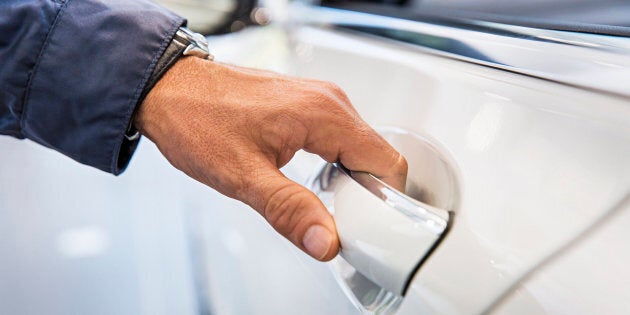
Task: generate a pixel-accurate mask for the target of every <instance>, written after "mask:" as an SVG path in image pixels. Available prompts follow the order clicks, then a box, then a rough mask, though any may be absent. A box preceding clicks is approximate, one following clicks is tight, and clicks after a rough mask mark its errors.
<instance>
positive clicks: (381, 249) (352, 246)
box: [310, 163, 450, 296]
mask: <svg viewBox="0 0 630 315" xmlns="http://www.w3.org/2000/svg"><path fill="white" fill-rule="evenodd" d="M310 187H311V189H312V190H313V192H315V194H317V196H318V197H319V198H320V199H321V200H322V202H323V203H324V205H325V206H326V207H327V208H328V210H329V211H330V212H331V214H332V215H333V217H334V219H335V224H336V225H337V230H338V233H339V239H340V243H341V251H340V255H341V256H342V257H343V258H344V259H345V260H346V261H347V262H348V263H349V264H350V265H352V266H353V267H354V268H355V269H356V270H357V271H358V272H359V273H361V274H362V275H363V276H364V277H366V278H367V279H369V280H371V281H372V282H373V283H374V284H376V285H378V286H381V287H382V288H383V289H385V290H387V291H389V292H391V293H393V294H395V295H396V296H403V295H404V294H405V291H406V289H407V286H408V284H409V282H410V280H411V277H412V276H413V275H414V274H415V272H416V270H417V269H418V268H419V266H420V264H421V263H422V262H423V261H424V260H425V259H426V257H427V256H428V255H429V254H430V253H431V251H432V250H433V248H434V247H435V246H437V244H438V243H439V241H440V240H441V239H442V237H443V235H444V233H445V232H446V231H447V228H448V225H449V216H450V215H449V212H448V211H446V210H443V209H439V208H436V207H433V206H430V205H427V204H424V203H422V202H419V201H417V200H415V199H413V198H411V197H408V196H407V195H405V194H404V193H402V192H399V191H397V190H396V189H394V188H392V187H391V186H389V185H387V184H386V183H384V182H382V181H381V180H379V179H378V178H376V177H374V176H373V175H371V174H368V173H363V172H354V171H350V170H348V169H346V168H345V167H343V165H341V164H339V163H336V164H326V165H325V166H324V167H323V168H322V169H321V170H320V171H319V172H318V173H317V175H316V176H315V177H313V179H312V181H311V183H310Z"/></svg>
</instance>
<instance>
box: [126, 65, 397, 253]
mask: <svg viewBox="0 0 630 315" xmlns="http://www.w3.org/2000/svg"><path fill="white" fill-rule="evenodd" d="M135 124H136V126H137V127H138V129H139V130H140V131H141V132H142V134H144V135H145V136H147V137H148V138H149V139H151V140H152V141H153V142H155V143H156V144H157V146H158V148H159V149H160V151H161V152H162V153H163V154H164V156H166V158H167V159H168V160H169V161H170V162H171V164H173V165H174V166H175V167H176V168H178V169H180V170H181V171H183V172H184V173H186V174H187V175H189V176H190V177H192V178H194V179H196V180H198V181H200V182H202V183H204V184H206V185H208V186H210V187H212V188H214V189H216V190H217V191H219V192H220V193H222V194H224V195H226V196H229V197H232V198H236V199H238V200H241V201H243V202H245V203H246V204H248V205H250V206H251V207H252V208H254V209H255V210H256V211H258V212H259V213H260V214H261V215H262V216H263V217H265V219H266V220H267V221H268V222H269V223H270V224H271V225H272V226H273V227H274V228H275V229H276V230H277V231H278V232H279V233H281V234H282V235H284V237H286V238H287V239H289V240H290V241H291V242H293V244H295V245H296V246H297V247H299V248H300V249H302V250H303V251H305V252H306V253H308V254H309V255H311V256H313V257H314V258H316V259H319V260H323V261H326V260H330V259H332V258H333V257H335V255H336V254H337V252H338V251H339V240H338V237H337V233H336V229H335V224H334V222H333V219H332V217H331V216H330V214H329V213H328V211H327V210H326V208H325V207H324V205H323V204H322V203H321V201H320V200H319V199H318V198H317V197H316V196H315V195H314V194H313V193H312V192H310V191H309V190H307V189H306V188H304V187H303V186H301V185H299V184H297V183H295V182H293V181H291V180H289V179H287V178H286V177H284V175H283V174H282V173H281V172H280V171H279V170H278V169H279V168H280V167H282V166H284V165H285V164H286V163H287V162H289V160H290V159H291V158H292V157H293V155H294V154H295V152H296V151H298V150H300V149H304V150H306V151H308V152H312V153H315V154H318V155H319V156H321V157H322V158H324V159H325V160H326V161H328V162H335V161H341V162H342V163H343V164H344V165H345V166H346V167H348V168H349V169H352V170H357V171H365V172H369V173H372V174H374V175H375V176H378V177H379V178H381V179H382V180H384V181H386V182H387V183H389V184H390V185H393V186H395V187H398V188H404V185H405V179H406V175H407V162H406V161H405V159H404V158H403V157H402V155H400V154H399V153H398V152H397V151H395V150H394V149H393V148H392V147H391V146H390V145H389V144H388V143H387V142H386V141H385V140H384V139H383V138H382V137H380V136H379V135H378V134H377V133H376V132H375V131H374V130H372V128H370V127H369V126H368V125H367V124H366V123H365V122H364V121H363V120H362V119H361V118H360V117H359V114H358V113H357V112H356V110H355V109H354V108H353V107H352V105H351V104H350V101H349V100H348V98H347V97H346V95H345V94H344V93H343V91H341V90H340V89H339V88H338V87H337V86H335V85H333V84H331V83H328V82H323V81H315V80H307V79H300V78H294V77H288V76H283V75H279V74H276V73H273V72H267V71H261V70H255V69H248V68H240V67H236V66H230V65H225V64H221V63H216V62H210V61H206V60H202V59H199V58H194V57H185V58H182V59H181V60H180V61H178V62H177V63H176V64H175V65H174V66H173V67H172V68H171V69H169V71H168V72H167V73H166V74H165V75H164V77H163V78H162V79H161V80H160V81H159V82H158V83H157V85H156V86H155V87H154V88H153V89H152V90H151V92H150V93H149V94H148V96H147V97H146V99H145V101H144V102H143V104H142V105H141V107H140V108H139V110H138V114H137V115H136V120H135Z"/></svg>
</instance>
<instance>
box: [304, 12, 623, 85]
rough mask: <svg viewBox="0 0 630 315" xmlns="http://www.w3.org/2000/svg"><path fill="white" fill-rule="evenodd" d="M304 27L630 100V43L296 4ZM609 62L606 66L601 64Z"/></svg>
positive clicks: (484, 24)
mask: <svg viewBox="0 0 630 315" xmlns="http://www.w3.org/2000/svg"><path fill="white" fill-rule="evenodd" d="M294 6H295V9H294V10H293V12H297V13H298V14H297V15H298V16H299V19H300V21H301V22H303V23H305V24H307V25H313V26H321V27H331V28H336V29H342V30H348V31H352V32H357V33H360V34H369V35H374V36H378V37H381V38H387V39H389V40H394V41H396V42H400V43H404V44H407V45H410V47H415V48H419V49H422V50H425V51H426V52H429V53H432V54H436V55H441V56H445V57H448V58H453V59H457V60H461V61H465V62H470V63H475V64H479V65H483V66H487V67H492V68H497V69H501V70H507V71H510V72H514V73H519V74H524V75H527V76H531V77H537V78H542V79H545V80H549V81H553V82H557V83H561V84H566V85H570V86H576V87H580V88H582V89H589V90H595V91H600V92H607V93H611V94H616V95H622V96H626V97H628V96H630V89H628V86H627V82H629V81H630V40H629V39H628V38H625V37H615V36H606V35H597V34H585V33H578V32H566V31H554V30H545V29H535V28H529V27H523V26H513V25H505V24H499V23H493V22H482V21H468V22H467V23H452V24H449V23H439V24H437V23H431V22H419V21H412V20H404V19H400V18H392V17H385V16H380V15H373V14H367V13H359V12H354V11H347V10H340V9H332V8H323V7H310V6H306V5H304V4H295V5H294ZM602 60H604V61H605V63H602V62H601V61H602Z"/></svg>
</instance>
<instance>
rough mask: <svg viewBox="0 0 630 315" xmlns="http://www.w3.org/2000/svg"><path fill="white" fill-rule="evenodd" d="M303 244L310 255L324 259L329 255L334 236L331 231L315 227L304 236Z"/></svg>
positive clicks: (318, 226) (319, 226) (309, 229)
mask: <svg viewBox="0 0 630 315" xmlns="http://www.w3.org/2000/svg"><path fill="white" fill-rule="evenodd" d="M302 244H303V245H304V248H306V251H307V252H308V253H309V255H311V256H313V257H315V258H317V259H322V258H324V256H326V254H327V253H328V250H329V249H330V246H331V244H332V235H330V231H328V230H327V229H326V228H324V227H323V226H321V225H313V226H311V227H310V228H308V230H306V233H305V234H304V238H303V239H302Z"/></svg>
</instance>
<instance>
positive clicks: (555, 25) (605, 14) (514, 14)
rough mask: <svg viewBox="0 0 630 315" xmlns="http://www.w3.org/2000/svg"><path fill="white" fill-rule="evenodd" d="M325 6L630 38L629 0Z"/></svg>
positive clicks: (420, 0) (384, 0) (365, 1)
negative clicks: (629, 36)
mask: <svg viewBox="0 0 630 315" xmlns="http://www.w3.org/2000/svg"><path fill="white" fill-rule="evenodd" d="M322 4H323V5H325V6H330V7H337V8H344V9H351V10H358V11H363V12H368V13H377V14H383V15H389V16H395V17H401V18H406V19H413V20H439V19H452V20H453V19H454V20H475V21H488V22H498V23H504V24H513V25H521V26H528V27H536V28H545V29H555V30H566V31H576V32H587V33H598V34H608V35H618V36H628V35H630V1H628V0H510V1H505V0H323V2H322Z"/></svg>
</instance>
